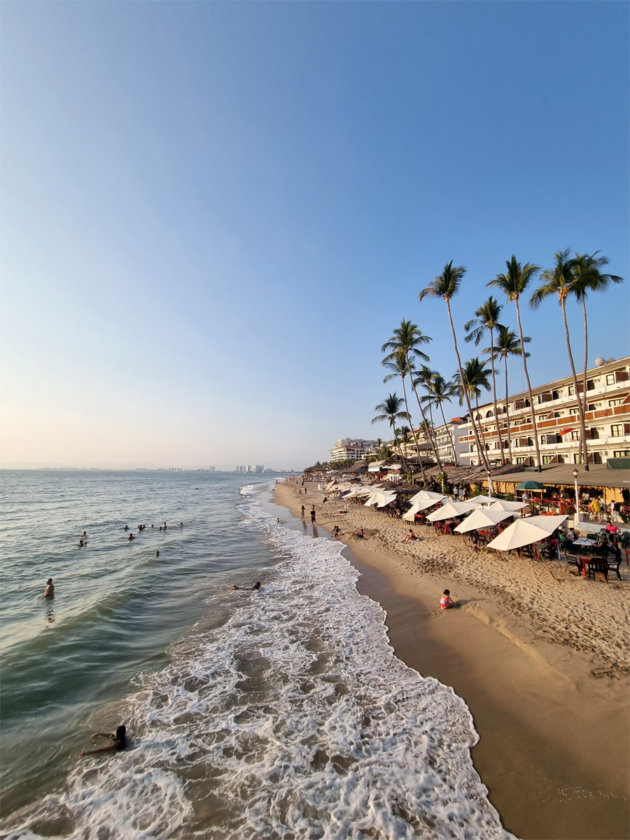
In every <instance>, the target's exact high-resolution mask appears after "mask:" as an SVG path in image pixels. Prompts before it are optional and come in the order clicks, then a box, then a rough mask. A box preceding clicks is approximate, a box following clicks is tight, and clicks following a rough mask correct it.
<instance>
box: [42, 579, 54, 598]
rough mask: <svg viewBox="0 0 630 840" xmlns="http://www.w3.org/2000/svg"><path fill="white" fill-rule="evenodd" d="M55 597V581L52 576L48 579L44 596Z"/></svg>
mask: <svg viewBox="0 0 630 840" xmlns="http://www.w3.org/2000/svg"><path fill="white" fill-rule="evenodd" d="M54 597H55V584H54V583H53V579H52V578H48V580H47V581H46V588H45V589H44V598H54Z"/></svg>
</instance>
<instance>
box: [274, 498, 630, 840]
mask: <svg viewBox="0 0 630 840" xmlns="http://www.w3.org/2000/svg"><path fill="white" fill-rule="evenodd" d="M300 486H301V485H299V484H292V483H289V482H287V483H281V484H278V485H276V491H275V500H276V502H277V503H278V504H279V505H282V506H284V507H286V508H288V509H289V510H290V511H291V513H292V514H293V515H294V516H296V517H298V518H300V516H301V511H300V508H301V505H304V506H305V507H306V520H307V522H308V526H307V527H308V528H309V529H311V527H312V526H311V524H310V515H309V514H310V510H311V507H312V505H313V504H314V505H315V508H316V516H317V526H318V527H316V528H315V529H314V530H315V535H317V536H320V537H321V536H328V534H327V532H328V531H330V530H331V529H332V528H333V527H334V526H335V525H338V526H339V528H340V531H341V534H340V539H341V540H342V541H343V542H344V543H346V545H348V546H349V548H350V549H351V557H350V559H351V560H352V562H354V563H355V564H356V566H357V568H358V570H359V571H360V572H361V578H360V580H359V584H358V586H359V590H360V591H361V592H362V593H365V594H367V595H369V596H370V597H371V598H373V599H374V600H376V601H378V602H379V603H381V604H382V605H383V607H384V609H385V610H386V612H387V625H388V629H389V635H390V639H391V643H392V645H393V647H394V649H395V651H396V654H397V656H398V657H399V658H400V659H401V660H403V661H404V662H405V663H407V664H408V665H409V666H410V667H412V668H415V669H416V670H417V671H418V672H419V673H421V674H423V675H425V676H433V677H436V678H437V679H439V680H440V681H441V682H442V683H444V684H446V685H449V686H452V687H453V688H454V690H455V691H456V692H457V694H459V695H460V696H461V697H463V698H464V700H465V701H466V703H467V704H468V706H469V708H470V710H471V712H472V714H473V716H474V720H475V726H476V729H477V731H478V733H479V736H480V740H479V743H478V744H477V746H476V747H475V748H474V749H473V760H474V762H475V766H476V768H477V770H478V772H479V774H480V776H481V778H482V780H483V782H484V783H485V784H486V786H487V787H488V790H489V795H490V799H491V801H492V803H493V804H494V805H495V807H496V808H497V810H498V811H499V813H500V815H501V818H502V821H503V824H504V826H505V827H506V829H508V830H509V831H511V832H513V833H514V834H515V835H516V836H518V837H521V838H557V840H561V838H576V839H577V838H580V839H581V840H595V838H602V840H603V839H604V838H607V840H611V839H612V838H615V840H616V839H617V838H619V840H621V838H628V837H629V836H630V813H629V800H630V797H629V793H630V790H629V781H630V772H629V767H630V749H629V746H630V703H629V697H630V691H629V688H630V661H629V654H628V651H629V649H630V645H629V643H630V633H629V625H630V622H629V617H630V569H629V568H628V567H627V566H626V565H625V564H624V566H623V568H622V578H623V579H622V581H618V580H617V579H616V578H615V577H614V575H613V576H610V577H609V582H608V584H606V583H604V582H603V581H596V580H592V579H585V578H582V577H578V576H576V575H574V574H572V573H571V571H570V570H569V569H568V568H567V567H566V565H565V563H564V562H557V561H555V562H553V563H551V564H550V566H551V570H552V572H553V575H552V574H551V573H550V571H549V568H548V567H547V566H545V565H544V564H543V563H540V562H537V561H533V560H530V559H526V558H518V557H516V556H514V555H512V554H510V555H507V554H506V555H504V554H498V553H495V552H479V553H474V552H473V551H472V550H471V549H470V548H469V547H467V545H466V544H465V543H464V540H463V539H462V538H461V537H459V536H444V535H439V536H438V535H436V534H435V533H434V530H433V529H432V528H430V527H415V528H414V531H415V533H416V534H417V535H418V536H419V537H420V539H419V540H417V541H416V542H411V543H403V542H402V539H403V536H404V535H405V533H406V532H407V531H408V529H409V527H410V525H409V523H408V522H405V521H400V520H396V519H394V518H391V517H390V516H388V515H387V514H385V513H383V512H382V511H376V510H374V509H372V508H367V507H365V506H364V505H361V504H360V503H359V504H357V503H352V502H350V501H345V502H337V501H336V500H333V498H332V497H331V498H330V499H329V501H328V502H327V503H323V498H324V494H323V492H321V491H320V490H318V489H317V487H318V485H317V483H316V482H309V483H307V485H306V486H307V487H308V494H307V495H306V496H304V495H303V494H298V487H300ZM341 510H343V511H345V512H344V513H340V512H339V511H341ZM361 527H362V528H363V529H364V531H365V539H357V538H356V537H354V536H353V533H354V532H356V531H357V530H358V529H359V528H361ZM324 529H326V530H324ZM444 588H449V589H450V590H451V594H452V596H453V597H454V598H455V599H457V600H458V601H459V602H460V605H461V608H460V609H457V610H448V611H440V609H439V599H440V594H441V592H442V590H443V589H444Z"/></svg>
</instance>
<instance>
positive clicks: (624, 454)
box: [613, 449, 630, 458]
mask: <svg viewBox="0 0 630 840" xmlns="http://www.w3.org/2000/svg"><path fill="white" fill-rule="evenodd" d="M629 457H630V449H615V451H614V452H613V458H629Z"/></svg>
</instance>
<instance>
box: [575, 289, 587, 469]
mask: <svg viewBox="0 0 630 840" xmlns="http://www.w3.org/2000/svg"><path fill="white" fill-rule="evenodd" d="M582 310H583V311H584V414H585V415H586V412H587V410H588V403H587V400H586V371H587V369H588V322H587V320H586V295H583V296H582ZM576 393H577V391H576ZM582 449H583V451H584V469H586V470H587V469H588V443H587V442H586V437H584V439H583V442H582Z"/></svg>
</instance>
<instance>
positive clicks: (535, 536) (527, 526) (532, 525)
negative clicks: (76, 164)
mask: <svg viewBox="0 0 630 840" xmlns="http://www.w3.org/2000/svg"><path fill="white" fill-rule="evenodd" d="M566 518H567V517H566V516H529V517H528V518H527V519H517V520H516V521H515V522H512V524H511V525H508V527H507V528H506V529H505V531H503V532H502V533H501V534H499V536H498V537H495V538H494V539H493V540H492V542H489V543H488V545H487V547H488V548H496V549H497V551H511V550H512V549H513V548H520V547H521V546H523V545H530V544H531V543H535V542H540V540H544V539H545V537H548V536H549V535H550V534H553V532H554V531H555V530H556V528H559V527H560V525H562V523H563V522H564V520H565V519H566Z"/></svg>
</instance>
